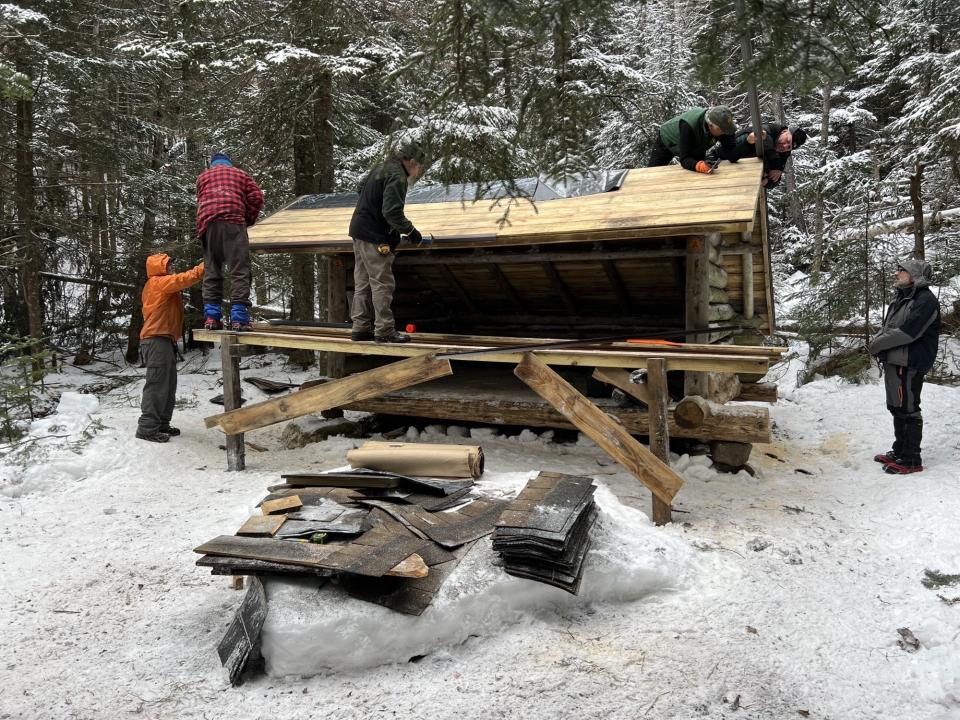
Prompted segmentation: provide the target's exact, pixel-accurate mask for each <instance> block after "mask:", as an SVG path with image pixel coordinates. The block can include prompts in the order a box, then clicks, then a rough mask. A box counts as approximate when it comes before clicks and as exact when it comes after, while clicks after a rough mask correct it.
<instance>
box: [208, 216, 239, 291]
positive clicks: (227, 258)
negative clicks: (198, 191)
mask: <svg viewBox="0 0 960 720" xmlns="http://www.w3.org/2000/svg"><path fill="white" fill-rule="evenodd" d="M224 267H226V268H227V272H228V275H229V277H230V303H231V304H233V305H246V306H248V307H249V305H250V239H249V238H248V237H247V228H246V226H245V225H236V224H234V223H226V222H212V223H210V224H209V225H208V226H207V230H206V232H205V233H204V234H203V302H204V303H214V304H216V305H219V304H220V303H222V302H223V269H224Z"/></svg>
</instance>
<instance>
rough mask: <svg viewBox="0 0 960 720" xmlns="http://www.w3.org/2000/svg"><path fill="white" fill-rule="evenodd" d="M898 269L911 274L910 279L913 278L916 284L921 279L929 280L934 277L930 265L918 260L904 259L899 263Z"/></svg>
mask: <svg viewBox="0 0 960 720" xmlns="http://www.w3.org/2000/svg"><path fill="white" fill-rule="evenodd" d="M897 269H899V270H906V271H907V272H908V273H910V277H911V278H913V281H914V282H916V281H917V280H921V279H926V280H929V279H930V278H931V277H933V268H932V267H930V263H928V262H927V261H925V260H920V259H918V258H912V257H908V258H904V259H903V260H901V261H900V262H899V263H897Z"/></svg>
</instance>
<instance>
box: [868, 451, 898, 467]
mask: <svg viewBox="0 0 960 720" xmlns="http://www.w3.org/2000/svg"><path fill="white" fill-rule="evenodd" d="M873 461H874V462H878V463H883V464H884V465H887V464H889V463H892V462H896V461H897V454H896V453H895V452H894V451H893V450H887V451H886V452H885V453H880V454H879V455H874V456H873Z"/></svg>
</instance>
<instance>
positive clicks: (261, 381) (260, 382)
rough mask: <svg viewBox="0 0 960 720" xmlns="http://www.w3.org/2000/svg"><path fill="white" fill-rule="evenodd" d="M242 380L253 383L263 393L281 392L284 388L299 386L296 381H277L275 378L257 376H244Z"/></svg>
mask: <svg viewBox="0 0 960 720" xmlns="http://www.w3.org/2000/svg"><path fill="white" fill-rule="evenodd" d="M244 380H245V381H246V382H248V383H250V384H251V385H253V386H254V387H255V388H257V389H258V390H262V391H263V392H265V393H270V394H273V393H278V392H283V391H284V390H290V389H291V388H295V387H300V386H299V385H297V384H296V383H288V382H286V383H285V382H277V381H276V380H267V379H266V378H258V377H245V378H244Z"/></svg>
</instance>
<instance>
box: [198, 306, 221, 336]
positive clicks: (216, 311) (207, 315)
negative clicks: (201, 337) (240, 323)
mask: <svg viewBox="0 0 960 720" xmlns="http://www.w3.org/2000/svg"><path fill="white" fill-rule="evenodd" d="M203 316H204V320H203V329H204V330H223V322H221V319H222V318H223V311H222V310H221V309H220V303H204V304H203Z"/></svg>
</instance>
